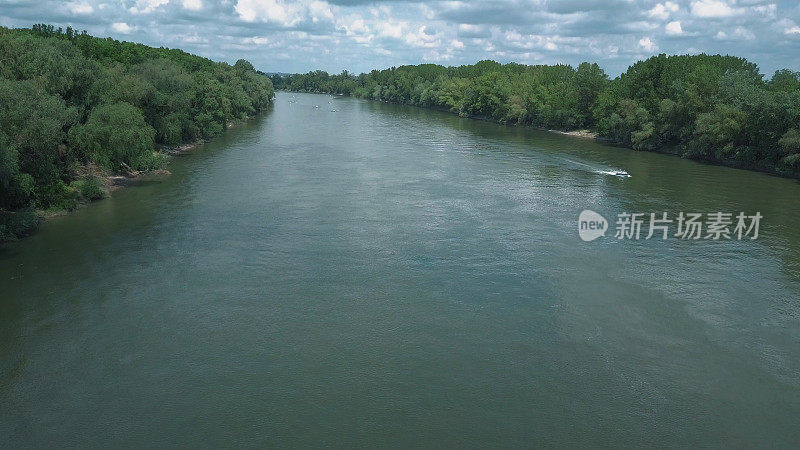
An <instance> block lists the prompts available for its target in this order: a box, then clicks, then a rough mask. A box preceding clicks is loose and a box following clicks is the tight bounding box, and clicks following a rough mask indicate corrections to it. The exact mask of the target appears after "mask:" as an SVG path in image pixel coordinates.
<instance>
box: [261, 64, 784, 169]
mask: <svg viewBox="0 0 800 450" xmlns="http://www.w3.org/2000/svg"><path fill="white" fill-rule="evenodd" d="M272 80H273V83H274V85H275V87H276V88H277V89H286V90H292V91H306V92H326V93H333V94H341V95H352V96H357V97H362V98H369V99H374V100H381V101H386V102H393V103H401V104H408V105H415V106H422V107H435V108H442V109H447V110H450V111H453V112H455V113H458V114H461V115H464V116H477V117H481V118H486V119H491V120H495V121H497V122H501V123H507V124H518V125H528V126H534V127H542V128H548V129H559V130H574V129H583V128H586V129H592V130H595V131H596V132H597V133H598V134H599V135H601V136H604V137H606V138H609V139H611V140H613V141H614V142H616V143H619V144H621V145H625V146H629V147H632V148H634V149H636V150H652V151H666V152H671V153H675V154H678V155H681V156H684V157H687V158H693V159H699V160H705V161H710V162H715V163H723V164H728V165H732V166H737V167H744V168H749V169H757V170H763V171H768V172H773V173H778V174H782V175H789V176H795V177H797V176H800V73H798V72H793V71H790V70H779V71H777V72H775V74H774V75H773V76H772V78H771V79H770V80H765V79H764V77H763V75H761V74H760V73H759V69H758V66H756V65H755V64H753V63H752V62H749V61H747V60H745V59H743V58H737V57H733V56H721V55H705V54H700V55H677V56H667V55H663V54H662V55H658V56H654V57H651V58H649V59H647V60H644V61H639V62H637V63H635V64H633V65H632V66H631V67H630V68H629V69H628V70H627V71H626V72H625V73H623V74H621V75H620V76H619V77H617V78H614V79H610V78H609V77H608V76H607V75H606V74H605V73H604V72H603V70H602V69H601V68H600V67H599V66H598V65H597V64H592V63H588V62H585V63H582V64H580V65H579V66H578V67H571V66H567V65H554V66H547V65H536V66H526V65H521V64H514V63H511V64H505V65H502V64H499V63H497V62H494V61H481V62H479V63H477V64H474V65H465V66H458V67H444V66H439V65H433V64H422V65H418V66H401V67H392V68H389V69H386V70H380V71H378V70H373V71H372V72H370V73H365V74H361V75H352V74H350V73H347V72H343V73H341V74H338V75H329V74H327V73H325V72H322V71H314V72H309V73H306V74H296V75H288V76H280V75H275V76H273V77H272Z"/></svg>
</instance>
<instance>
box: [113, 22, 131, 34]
mask: <svg viewBox="0 0 800 450" xmlns="http://www.w3.org/2000/svg"><path fill="white" fill-rule="evenodd" d="M111 29H112V30H114V31H116V32H117V33H121V34H129V33H131V32H132V31H133V30H134V27H132V26H130V25H128V24H127V23H125V22H114V23H112V24H111Z"/></svg>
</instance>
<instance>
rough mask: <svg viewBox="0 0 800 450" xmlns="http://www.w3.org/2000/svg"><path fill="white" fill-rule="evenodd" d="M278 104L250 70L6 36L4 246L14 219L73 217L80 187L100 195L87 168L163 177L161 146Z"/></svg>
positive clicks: (1, 146) (56, 35) (0, 232)
mask: <svg viewBox="0 0 800 450" xmlns="http://www.w3.org/2000/svg"><path fill="white" fill-rule="evenodd" d="M272 97H273V88H272V83H271V82H270V80H269V79H268V78H267V77H266V76H263V75H259V74H258V73H257V72H256V71H255V70H254V68H253V66H252V64H250V63H249V62H247V61H245V60H239V61H237V62H236V64H234V65H229V64H226V63H220V62H214V61H211V60H209V59H206V58H202V57H200V56H195V55H191V54H189V53H186V52H183V51H181V50H175V49H167V48H163V47H162V48H153V47H148V46H145V45H142V44H135V43H131V42H121V41H117V40H114V39H111V38H107V39H103V38H97V37H93V36H90V35H88V34H87V33H86V32H81V33H78V32H76V31H75V30H73V29H72V28H69V27H68V28H67V29H66V30H62V29H60V28H58V29H57V28H55V27H53V26H52V25H34V26H33V27H31V28H30V29H8V28H2V27H0V240H2V239H9V238H11V237H13V236H14V234H15V232H14V231H13V230H10V229H9V227H10V225H9V223H11V222H15V223H16V222H20V220H17V219H16V217H17V215H15V212H20V211H23V210H32V209H34V208H36V209H48V208H71V207H73V206H74V204H75V201H76V199H77V198H78V197H80V196H81V195H82V190H81V189H77V188H76V187H75V186H94V184H93V182H88V183H87V182H84V181H85V180H82V177H84V175H82V174H85V172H86V171H85V170H83V169H82V168H84V167H86V166H92V167H98V168H101V169H104V170H107V171H110V172H116V171H119V170H120V169H121V167H122V166H123V165H127V166H128V167H131V168H134V169H152V168H155V167H156V166H158V165H159V164H160V163H161V161H163V158H160V157H159V156H158V155H157V154H154V150H156V149H157V148H158V147H159V146H163V145H167V146H173V145H179V144H182V143H187V142H192V141H194V140H197V139H208V138H211V137H214V136H216V135H218V134H220V133H221V132H222V131H223V130H224V129H225V128H226V127H227V125H228V124H229V123H230V122H232V121H237V120H242V119H245V118H246V117H248V116H252V115H254V114H257V113H258V112H260V111H262V110H264V109H265V108H267V107H268V106H269V104H270V103H271V101H272ZM9 217H15V219H14V220H11V219H8V218H9ZM22 222H26V223H27V222H28V221H22Z"/></svg>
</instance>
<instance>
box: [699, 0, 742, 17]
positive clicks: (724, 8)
mask: <svg viewBox="0 0 800 450" xmlns="http://www.w3.org/2000/svg"><path fill="white" fill-rule="evenodd" d="M736 14H737V11H736V10H735V9H734V8H732V7H731V6H730V5H728V4H727V3H725V2H724V1H721V0H699V1H695V2H692V15H693V16H695V17H701V18H718V17H731V16H733V15H736Z"/></svg>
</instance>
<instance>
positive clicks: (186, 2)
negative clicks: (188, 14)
mask: <svg viewBox="0 0 800 450" xmlns="http://www.w3.org/2000/svg"><path fill="white" fill-rule="evenodd" d="M183 7H184V8H186V9H190V10H192V11H199V10H201V9H203V2H202V0H183Z"/></svg>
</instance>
